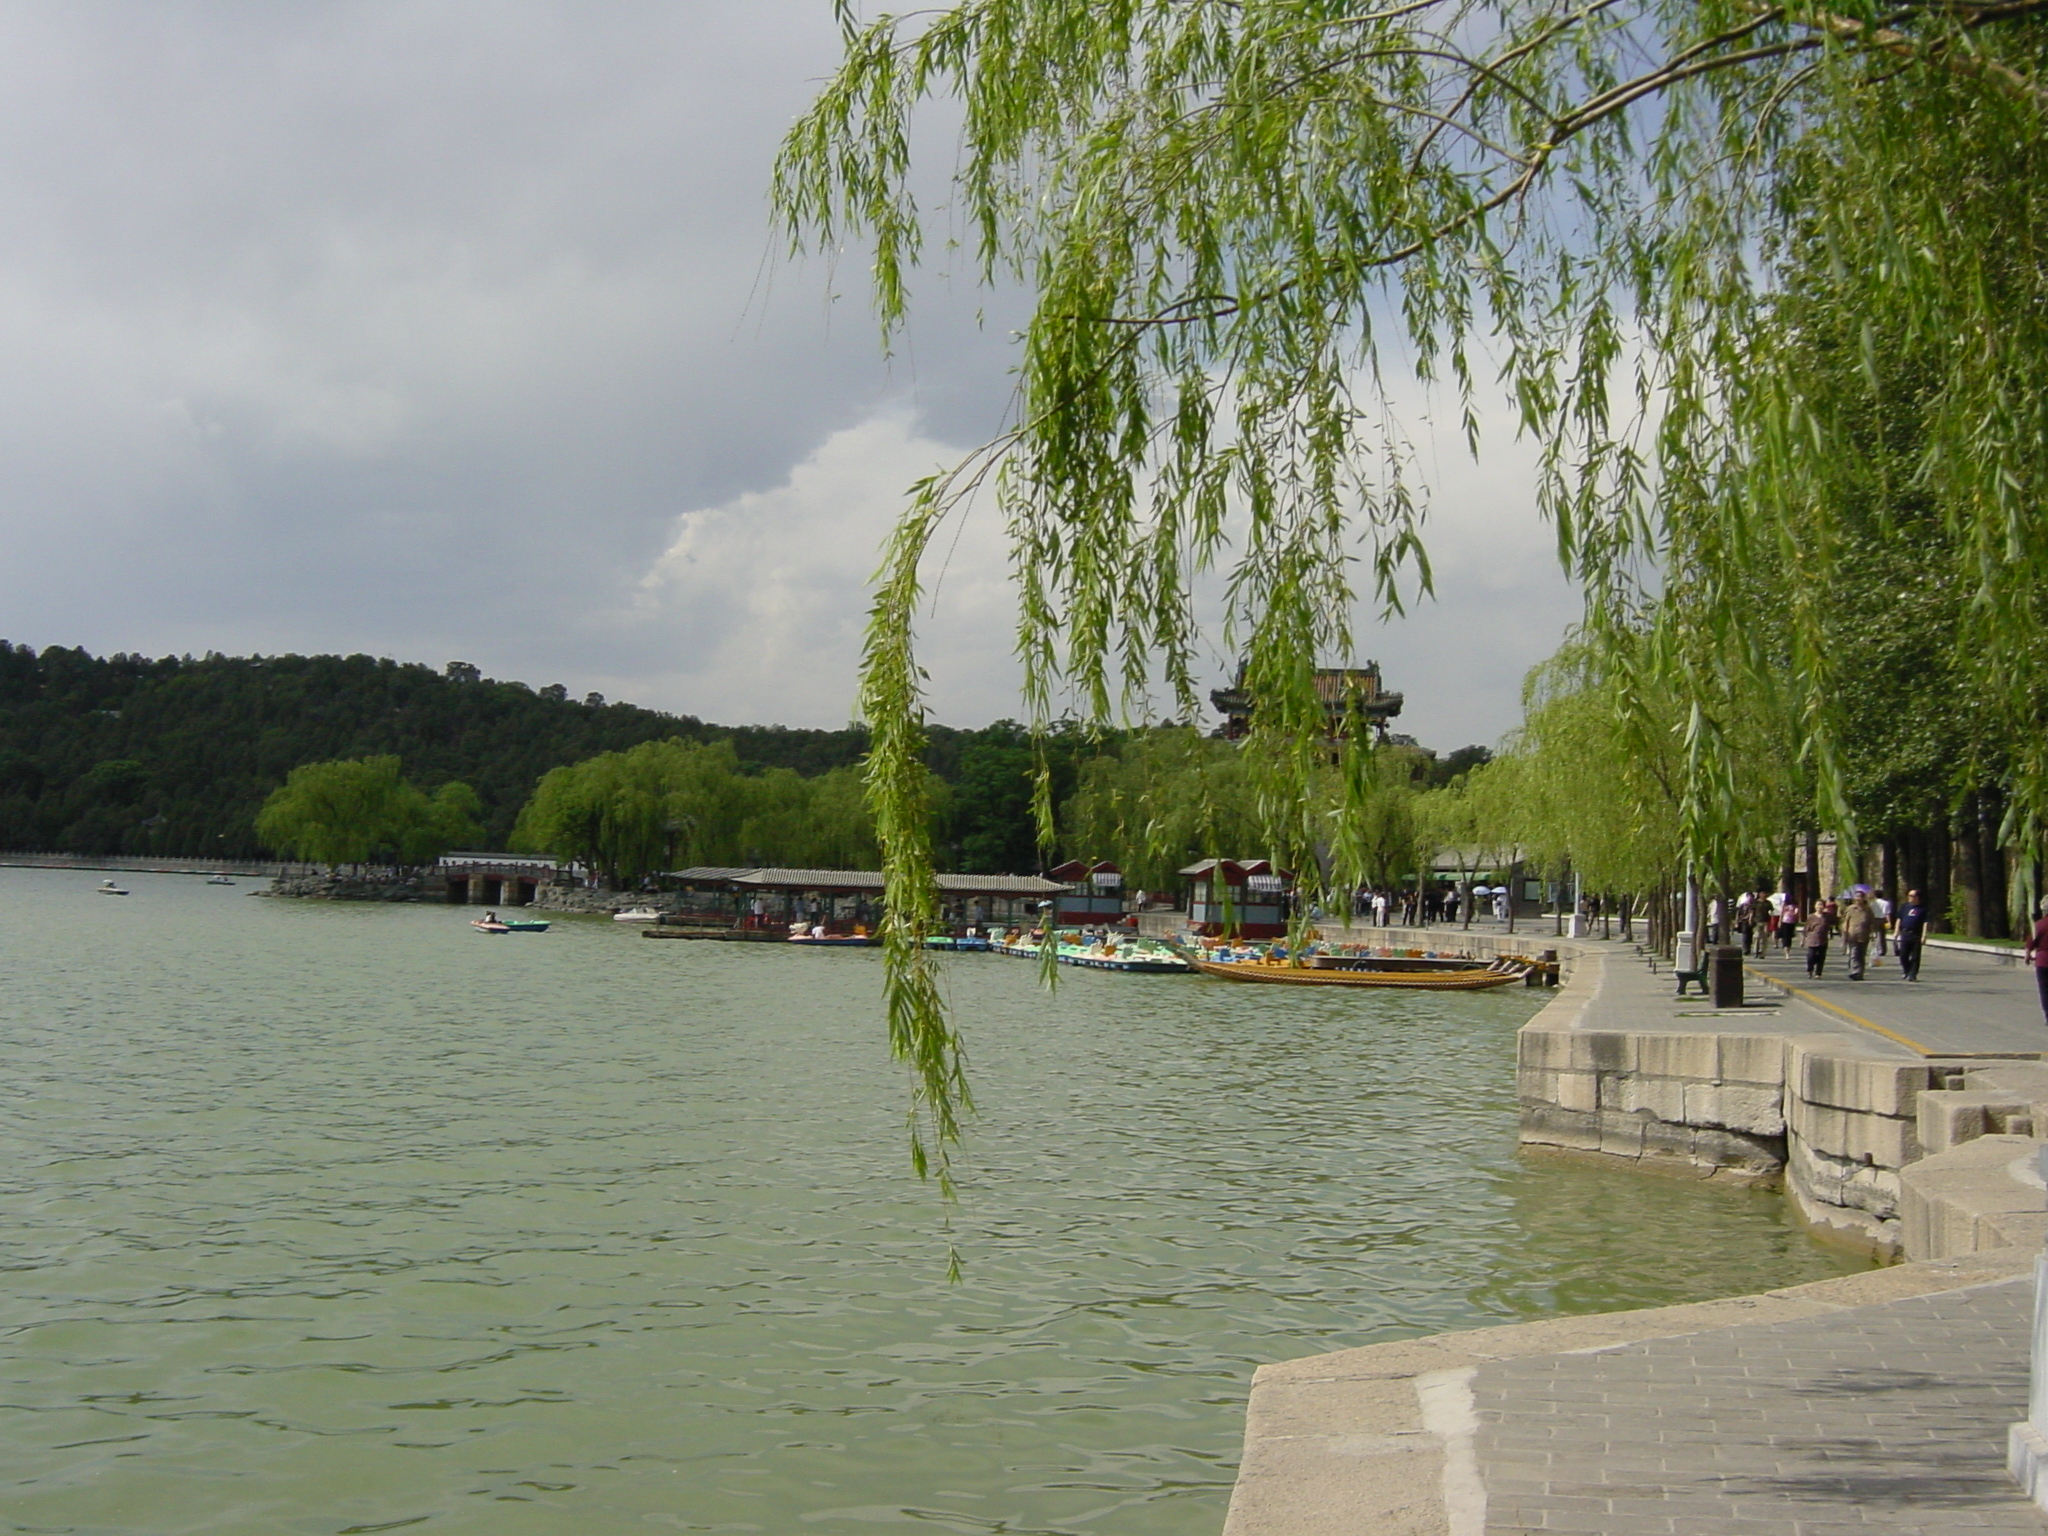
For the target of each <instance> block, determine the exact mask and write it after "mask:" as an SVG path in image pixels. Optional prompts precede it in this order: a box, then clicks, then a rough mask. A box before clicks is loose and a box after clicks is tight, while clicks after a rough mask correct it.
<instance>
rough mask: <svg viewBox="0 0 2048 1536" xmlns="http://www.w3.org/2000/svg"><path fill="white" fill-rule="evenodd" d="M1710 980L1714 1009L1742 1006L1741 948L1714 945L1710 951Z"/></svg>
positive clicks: (1737, 946)
mask: <svg viewBox="0 0 2048 1536" xmlns="http://www.w3.org/2000/svg"><path fill="white" fill-rule="evenodd" d="M1708 953H1709V955H1711V956H1712V959H1711V961H1710V971H1709V974H1710V980H1711V983H1712V986H1713V996H1714V1006H1715V1007H1716V1008H1740V1007H1741V1006H1742V946H1741V945H1740V944H1716V945H1715V946H1714V947H1713V948H1712V949H1711V950H1710V951H1708Z"/></svg>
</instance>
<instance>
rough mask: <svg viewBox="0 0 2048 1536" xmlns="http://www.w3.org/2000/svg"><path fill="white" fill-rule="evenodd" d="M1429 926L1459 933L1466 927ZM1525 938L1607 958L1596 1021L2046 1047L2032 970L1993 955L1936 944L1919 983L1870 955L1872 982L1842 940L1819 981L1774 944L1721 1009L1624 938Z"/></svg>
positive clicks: (1973, 1047)
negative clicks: (1856, 976) (1854, 967)
mask: <svg viewBox="0 0 2048 1536" xmlns="http://www.w3.org/2000/svg"><path fill="white" fill-rule="evenodd" d="M1431 931H1432V933H1439V934H1442V935H1443V936H1444V937H1445V938H1451V937H1452V936H1453V935H1455V934H1456V933H1458V932H1461V931H1464V930H1459V929H1455V928H1438V929H1433V930H1431ZM1470 931H1471V932H1474V933H1480V934H1485V935H1486V936H1487V937H1489V938H1497V937H1501V936H1502V935H1503V934H1504V932H1505V930H1504V928H1503V927H1502V925H1500V924H1498V923H1475V924H1474V925H1473V927H1472V929H1471V930H1470ZM1517 937H1518V938H1523V939H1524V940H1525V943H1526V947H1527V948H1529V949H1531V950H1540V949H1543V948H1547V947H1549V946H1551V945H1567V944H1568V945H1574V946H1579V947H1583V948H1586V949H1590V950H1596V951H1598V952H1600V953H1602V954H1604V955H1605V956H1606V957H1607V962H1608V963H1607V966H1606V979H1605V981H1604V983H1603V985H1602V987H1601V995H1600V998H1599V1001H1598V1002H1597V1004H1596V1005H1595V1009H1594V1012H1593V1014H1592V1015H1591V1016H1590V1017H1589V1018H1588V1020H1587V1023H1588V1025H1589V1027H1598V1028H1628V1029H1635V1030H1644V1029H1666V1028H1668V1029H1672V1030H1680V1031H1685V1032H1689V1033H1706V1032H1715V1031H1736V1030H1740V1031H1744V1032H1768V1033H1783V1034H1796V1035H1809V1034H1840V1035H1844V1036H1846V1037H1850V1038H1857V1039H1859V1040H1860V1041H1861V1042H1862V1045H1863V1047H1864V1048H1873V1049H1879V1050H1882V1049H1883V1048H1884V1047H1883V1042H1885V1041H1887V1040H1889V1041H1891V1042H1892V1043H1893V1044H1894V1045H1896V1046H1898V1048H1899V1049H1900V1050H1902V1051H1905V1052H1907V1053H1909V1054H1913V1055H1921V1056H2011V1055H2024V1056H2034V1055H2043V1054H2048V1024H2044V1023H2043V1022H2042V1018H2041V1004H2040V1000H2039V997H2038V995H2037V994H2036V992H2035V989H2034V978H2033V974H2032V971H2031V968H2030V967H2028V966H2024V965H2015V964H2013V963H2011V961H2010V960H2009V959H2008V958H2006V957H2004V956H2000V955H1996V954H1981V953H1975V952H1971V951H1966V950H1954V949H1936V948H1932V947H1930V948H1928V949H1927V950H1926V951H1925V953H1924V956H1923V958H1922V962H1921V967H1920V980H1919V981H1917V982H1908V981H1905V980H1903V979H1902V978H1901V977H1900V975H1899V963H1898V960H1897V958H1896V957H1894V956H1890V955H1887V956H1885V957H1884V958H1882V959H1880V958H1879V957H1878V956H1877V955H1876V954H1875V953H1873V954H1872V955H1871V957H1870V964H1869V968H1868V974H1867V976H1866V977H1865V979H1864V980H1862V981H1851V980H1849V978H1848V956H1847V955H1846V954H1845V953H1844V951H1843V949H1842V946H1841V944H1840V943H1839V942H1837V943H1835V944H1833V945H1831V946H1830V947H1829V950H1828V958H1827V968H1826V972H1825V974H1824V975H1822V977H1821V978H1820V979H1819V980H1817V981H1815V980H1810V979H1809V978H1808V977H1807V976H1806V974H1805V951H1804V950H1803V949H1794V950H1793V952H1792V954H1791V956H1790V957H1789V958H1788V957H1785V956H1783V955H1781V954H1780V953H1779V952H1778V951H1777V950H1776V949H1775V948H1773V949H1772V950H1771V951H1770V952H1769V953H1767V954H1765V955H1761V956H1752V957H1750V959H1749V960H1748V961H1747V962H1746V964H1747V969H1748V977H1747V985H1746V986H1745V988H1744V992H1745V1001H1746V1004H1747V1006H1745V1007H1744V1008H1743V1009H1742V1010H1741V1011H1740V1012H1736V1011H1733V1010H1725V1009H1724V1010H1717V1009H1715V1008H1714V1007H1713V1006H1712V1005H1711V1004H1710V1003H1709V1001H1708V1000H1707V999H1706V998H1704V997H1702V996H1700V995H1699V992H1698V989H1697V988H1693V989H1691V990H1690V991H1689V995H1687V996H1686V997H1684V998H1680V997H1678V996H1677V995H1676V993H1677V986H1678V983H1677V980H1676V978H1675V977H1674V976H1673V974H1672V969H1671V965H1670V963H1669V962H1668V961H1660V962H1659V963H1658V965H1657V968H1656V970H1655V971H1654V972H1652V971H1651V970H1650V968H1649V962H1648V961H1647V960H1646V959H1645V958H1644V957H1643V955H1642V952H1641V950H1640V949H1639V948H1638V947H1637V946H1635V945H1632V944H1626V943H1624V942H1622V941H1621V940H1620V939H1607V940H1602V939H1597V938H1596V939H1568V940H1560V939H1555V938H1552V937H1551V936H1550V933H1549V928H1548V924H1547V921H1546V922H1544V923H1539V924H1535V925H1531V924H1529V923H1526V922H1524V923H1523V924H1521V931H1520V933H1518V934H1517ZM1774 983H1780V984H1782V985H1774ZM1596 1021H1597V1022H1596Z"/></svg>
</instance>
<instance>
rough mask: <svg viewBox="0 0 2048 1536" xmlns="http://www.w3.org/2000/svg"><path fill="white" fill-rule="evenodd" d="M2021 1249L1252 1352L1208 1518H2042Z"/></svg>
mask: <svg viewBox="0 0 2048 1536" xmlns="http://www.w3.org/2000/svg"><path fill="white" fill-rule="evenodd" d="M2032 1267H2033V1256H2032V1255H2031V1254H2030V1253H2021V1252H2018V1251H2016V1250H2003V1251H2001V1252H1998V1253H1989V1254H1977V1255H1972V1256H1970V1257H1968V1258H1965V1259H1957V1260H1946V1259H1944V1260H1933V1261H1928V1262H1925V1263H1919V1264H1904V1265H1899V1266H1896V1267H1893V1268H1890V1269H1878V1270H1869V1271H1866V1272H1864V1273H1862V1274H1858V1275H1850V1276H1845V1277H1843V1278H1841V1279H1838V1280H1824V1281H1818V1282H1815V1283H1814V1284H1811V1285H1803V1286H1794V1287H1791V1288H1789V1289H1786V1290H1781V1291H1772V1292H1768V1293H1766V1294H1764V1295H1761V1296H1741V1297H1733V1298H1730V1299H1729V1300H1726V1301H1707V1302H1695V1303H1692V1304H1690V1305H1687V1306H1680V1307H1660V1308H1653V1309H1650V1310H1647V1311H1643V1312H1618V1313H1607V1314H1604V1315H1601V1316H1594V1317H1567V1318H1554V1319H1550V1320H1547V1321H1543V1322H1535V1323H1520V1324H1511V1325H1508V1326H1505V1327H1498V1328H1482V1329H1475V1330H1473V1331H1471V1332H1469V1333H1445V1334H1437V1335H1435V1336H1434V1337H1431V1338H1424V1339H1409V1340H1405V1341H1400V1342H1396V1343H1390V1344H1376V1345H1369V1346H1367V1347H1365V1348H1362V1349H1351V1350H1341V1351H1338V1352H1337V1353H1334V1354H1327V1355H1314V1356H1310V1357H1308V1358H1306V1359H1301V1360H1289V1361H1284V1362H1281V1363H1279V1364H1275V1365H1268V1366H1263V1367H1261V1368H1260V1370H1259V1372H1258V1375H1257V1376H1256V1377H1255V1378H1254V1380H1253V1383H1252V1394H1251V1402H1250V1403H1249V1405H1248V1406H1247V1410H1246V1416H1245V1421H1246V1434H1245V1456H1244V1462H1243V1466H1242V1469H1241V1471H1240V1473H1239V1477H1238V1484H1237V1489H1236V1492H1235V1494H1234V1495H1233V1497H1232V1499H1231V1506H1230V1514H1229V1517H1228V1519H1227V1521H1226V1523H1225V1526H1224V1532H1225V1536H1537V1533H1550V1532H1569V1533H1573V1536H1848V1533H1850V1532H1860V1533H1864V1536H1871V1533H1879V1532H1890V1533H1894V1536H1905V1533H1913V1536H1951V1533H1976V1532H2003V1533H2007V1536H2048V1516H2043V1514H2042V1513H2041V1512H2040V1511H2039V1510H2038V1509H2036V1508H2035V1507H2034V1506H2033V1505H2032V1504H2031V1503H2029V1502H2028V1500H2027V1499H2026V1497H2025V1495H2023V1494H2022V1493H2021V1492H2020V1490H2019V1489H2018V1488H2017V1487H2016V1486H2014V1485H2013V1484H2012V1483H2011V1482H2009V1481H2008V1480H2007V1479H2006V1475H2005V1447H2006V1434H2007V1430H2008V1428H2009V1426H2011V1425H2012V1424H2014V1423H2017V1422H2018V1421H2020V1420H2021V1419H2023V1418H2024V1417H2025V1416H2026V1407H2027V1401H2026V1400H2027V1379H2026V1365H2025V1361H2026V1359H2027V1353H2028V1351H2027V1341H2028V1329H2029V1322H2030V1312H2031V1305H2032V1298H2033V1287H2032V1283H2031V1280H2032Z"/></svg>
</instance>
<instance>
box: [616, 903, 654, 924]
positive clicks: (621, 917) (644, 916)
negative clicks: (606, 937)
mask: <svg viewBox="0 0 2048 1536" xmlns="http://www.w3.org/2000/svg"><path fill="white" fill-rule="evenodd" d="M612 921H613V922H615V923H640V924H643V925H644V924H647V923H658V922H660V921H661V914H660V913H659V912H657V911H655V910H654V908H652V907H628V908H626V910H625V911H623V912H614V913H613V914H612Z"/></svg>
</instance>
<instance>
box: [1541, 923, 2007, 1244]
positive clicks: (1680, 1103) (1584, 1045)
mask: <svg viewBox="0 0 2048 1536" xmlns="http://www.w3.org/2000/svg"><path fill="white" fill-rule="evenodd" d="M1561 948H1566V949H1569V950H1570V951H1571V955H1572V960H1573V964H1572V965H1571V966H1570V967H1569V969H1568V970H1567V973H1566V979H1565V984H1564V985H1563V987H1562V988H1561V989H1560V990H1559V993H1558V995H1557V997H1556V998H1555V999H1554V1000H1553V1001H1552V1002H1551V1004H1550V1005H1549V1006H1548V1007H1546V1008H1545V1009H1544V1010H1543V1011H1542V1012H1541V1013H1540V1014H1538V1015H1537V1016H1536V1018H1534V1019H1533V1020H1531V1021H1530V1022H1529V1024H1527V1025H1526V1026H1525V1027H1524V1028H1523V1030H1522V1031H1521V1035H1520V1042H1519V1044H1520V1061H1519V1089H1520V1098H1521V1103H1522V1133H1521V1135H1522V1141H1523V1143H1524V1145H1527V1146H1531V1147H1538V1148H1548V1149H1553V1150H1556V1151H1561V1152H1570V1153H1580V1154H1589V1155H1593V1156H1598V1157H1602V1158H1613V1159H1620V1160H1624V1161H1627V1162H1630V1163H1633V1164H1635V1165H1636V1166H1638V1167H1640V1168H1643V1169H1645V1170H1650V1171H1656V1170H1665V1171H1673V1172H1680V1173H1685V1174H1689V1175H1692V1176H1696V1177H1700V1176H1704V1177H1714V1178H1732V1179H1741V1180H1751V1181H1756V1180H1772V1181H1782V1183H1783V1186H1784V1188H1785V1191H1786V1194H1787V1195H1788V1196H1789V1198H1790V1199H1791V1200H1792V1202H1793V1204H1794V1205H1795V1206H1796V1208H1797V1209H1798V1211H1799V1213H1800V1215H1801V1216H1802V1217H1804V1218H1805V1220H1806V1221H1807V1222H1808V1223H1809V1224H1810V1225H1811V1226H1812V1227H1814V1228H1815V1229H1816V1230H1817V1231H1819V1232H1821V1233H1823V1234H1825V1235H1829V1236H1833V1237H1837V1238H1843V1239H1847V1240H1850V1241H1853V1242H1856V1243H1859V1244H1862V1245H1865V1246H1868V1247H1869V1248H1870V1249H1872V1250H1873V1251H1875V1252H1877V1253H1880V1254H1883V1255H1885V1256H1888V1257H1905V1258H1909V1259H1934V1258H1946V1257H1952V1256H1955V1255H1958V1254H1966V1253H1976V1252H1981V1251H1986V1250H1989V1249H1992V1248H1997V1247H2002V1246H2005V1245H2007V1244H2011V1243H2034V1244H2038V1243H2039V1242H2040V1241H2041V1239H2042V1237H2043V1236H2044V1235H2048V1213H2044V1211H2043V1204H2044V1201H2043V1191H2042V1187H2041V1182H2040V1178H2039V1176H2038V1174H2036V1173H2035V1172H2034V1171H2033V1169H2034V1154H2035V1153H2036V1151H2037V1150H2038V1149H2039V1148H2040V1147H2041V1146H2042V1144H2043V1143H2042V1142H2041V1141H2040V1140H2039V1139H2038V1138H2037V1137H2036V1132H2037V1130H2040V1131H2048V1064H2044V1063H2043V1062H2042V1061H2040V1060H2039V1059H2027V1057H2028V1056H2029V1055H2033V1054H2034V1053H2021V1052H2017V1051H2005V1050H1998V1049H1989V1050H1977V1051H1972V1050H1963V1049H1956V1050H1953V1051H1950V1050H1947V1049H1942V1048H1939V1047H1927V1046H1923V1045H1920V1044H1919V1043H1918V1042H1917V1041H1914V1040H1911V1039H1910V1038H1909V1037H1907V1036H1905V1035H1904V1034H1903V1032H1900V1031H1894V1030H1891V1029H1888V1028H1886V1027H1885V1026H1883V1025H1882V1024H1879V1023H1877V1022H1876V1021H1874V1020H1871V1019H1868V1018H1864V1017H1863V1016H1862V1015H1858V1014H1851V1013H1849V1012H1848V1010H1846V1009H1842V1008H1837V1007H1835V1005H1833V1004H1831V1003H1827V1002H1826V1001H1825V999H1822V998H1817V997H1812V996H1811V995H1805V996H1803V997H1802V996H1791V997H1785V998H1780V997H1779V996H1778V995H1777V993H1776V992H1772V993H1771V995H1770V997H1769V1000H1768V1001H1763V1002H1755V1003H1753V1006H1752V1007H1751V1008H1749V1009H1744V1010H1741V1011H1737V1010H1718V1011H1717V1010H1714V1009H1712V1008H1711V1007H1709V1006H1708V1005H1707V1004H1706V1002H1705V1000H1704V999H1698V1000H1695V1001H1694V1002H1693V1003H1692V1004H1691V1005H1690V1006H1688V1004H1687V1003H1686V1002H1684V1001H1680V1000H1677V999H1674V998H1673V996H1672V995H1671V992H1670V991H1669V990H1668V989H1669V987H1670V978H1669V975H1668V973H1667V974H1666V975H1664V976H1662V977H1659V976H1656V975H1653V974H1652V973H1651V972H1650V971H1649V970H1648V968H1647V966H1646V965H1645V964H1644V962H1643V961H1642V960H1641V959H1639V958H1638V957H1636V956H1634V955H1632V954H1630V953H1628V952H1627V951H1626V950H1623V951H1620V952H1616V951H1615V949H1614V948H1613V947H1612V946H1607V945H1592V944H1583V945H1562V946H1561ZM1758 979H1759V980H1765V981H1769V980H1770V978H1769V977H1768V976H1765V975H1761V974H1759V976H1758ZM1780 985H1781V986H1783V987H1784V990H1785V991H1787V992H1796V993H1800V994H1805V989H1804V988H1792V987H1790V986H1789V985H1785V984H1780ZM1867 995H1868V996H1870V997H1873V998H1875V997H1877V996H1878V994H1877V993H1875V992H1872V993H1870V994H1867ZM1915 996H1916V997H1919V996H1928V997H1930V998H1931V997H1932V996H1933V994H1932V993H1931V992H1930V993H1927V994H1917V993H1916V994H1915ZM1857 1000H1858V1001H1862V1000H1863V999H1862V998H1860V997H1859V998H1858V999H1857ZM2030 1001H2031V999H2026V998H2021V999H2019V1003H2020V1005H2021V1006H2022V1007H2024V1006H2025V1005H2026V1004H2027V1003H2028V1002H2030ZM1825 1009H1832V1010H1833V1013H1832V1014H1831V1013H1830V1012H1828V1011H1824V1010H1825ZM1744 1014H1751V1015H1753V1016H1754V1017H1755V1019H1756V1027H1748V1024H1749V1021H1748V1020H1747V1019H1746V1018H1745V1017H1744ZM1835 1015H1839V1016H1840V1018H1839V1019H1838V1018H1837V1017H1835ZM1847 1020H1854V1021H1857V1022H1856V1023H1850V1024H1845V1022H1844V1021H1847ZM1859 1026H1860V1027H1859ZM1983 1043H1986V1044H1989V1045H1992V1046H1997V1045H1999V1044H2003V1043H2006V1042H2004V1041H2002V1040H1999V1039H1989V1040H1986V1041H1985V1042H1983Z"/></svg>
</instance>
